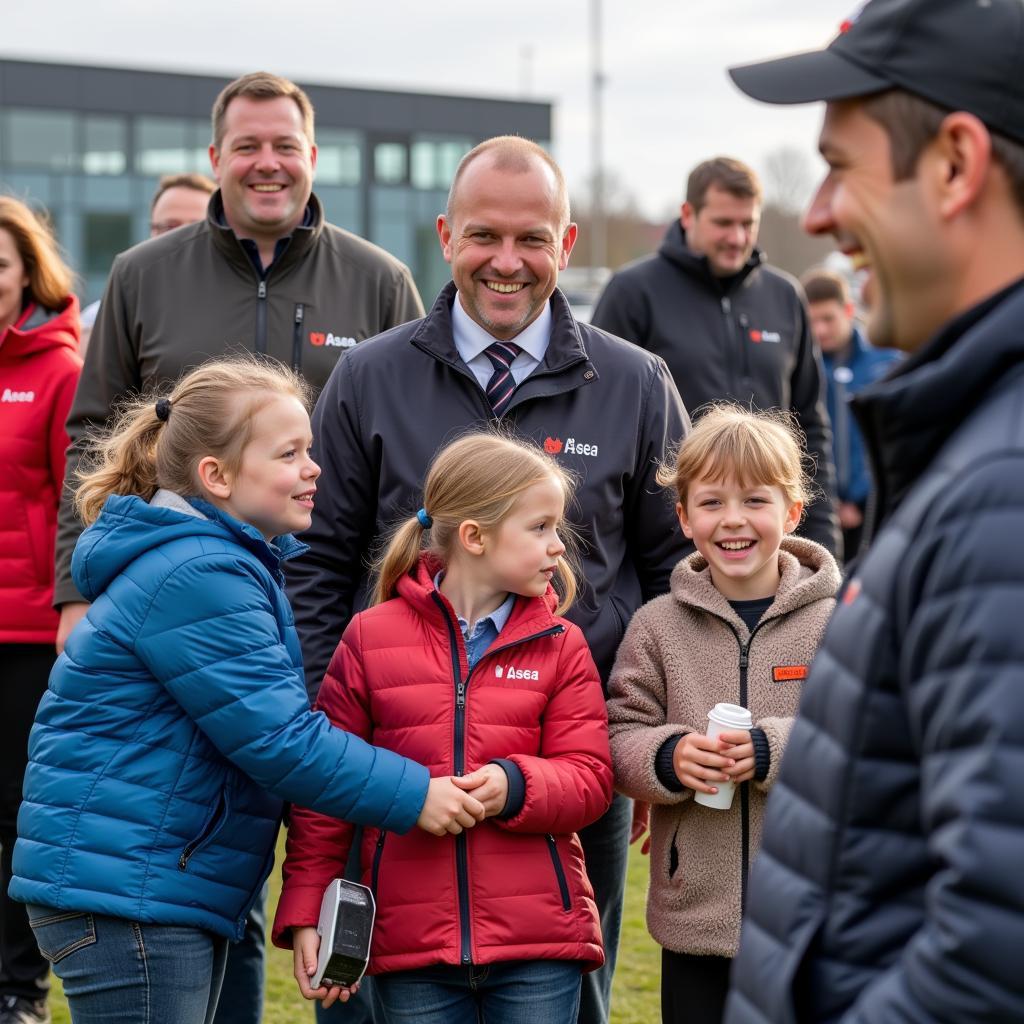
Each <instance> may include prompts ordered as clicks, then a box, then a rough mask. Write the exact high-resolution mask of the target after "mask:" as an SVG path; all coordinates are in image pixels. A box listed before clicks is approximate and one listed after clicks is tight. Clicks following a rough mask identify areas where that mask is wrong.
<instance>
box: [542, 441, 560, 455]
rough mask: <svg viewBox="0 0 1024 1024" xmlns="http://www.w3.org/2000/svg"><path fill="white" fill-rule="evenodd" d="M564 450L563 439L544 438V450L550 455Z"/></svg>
mask: <svg viewBox="0 0 1024 1024" xmlns="http://www.w3.org/2000/svg"><path fill="white" fill-rule="evenodd" d="M561 450H562V440H561V438H558V437H545V438H544V451H546V452H547V453H548V455H557V454H558V453H559V452H560V451H561Z"/></svg>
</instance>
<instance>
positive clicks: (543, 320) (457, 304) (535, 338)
mask: <svg viewBox="0 0 1024 1024" xmlns="http://www.w3.org/2000/svg"><path fill="white" fill-rule="evenodd" d="M551 322H552V317H551V303H550V302H545V303H544V308H543V309H542V310H541V311H540V316H538V317H537V319H536V320H534V321H533V323H531V324H528V325H527V326H526V327H524V328H523V329H522V330H521V331H520V332H519V333H518V334H517V335H516V336H515V337H514V338H510V339H508V340H509V341H512V342H514V343H515V344H516V345H518V346H519V347H520V348H521V349H523V351H525V352H527V353H528V354H529V355H530V356H532V357H533V358H534V359H535V360H536V361H537V362H538V363H541V362H543V361H544V354H545V353H546V352H547V350H548V342H549V341H550V340H551ZM452 340H453V341H454V342H455V347H456V349H458V352H459V355H460V356H461V357H462V361H463V362H464V363H466V364H467V365H468V364H469V362H470V361H471V360H473V359H476V357H477V356H478V355H480V354H481V353H482V352H483V350H484V349H485V348H487V347H488V346H490V345H493V344H494V343H495V342H496V341H501V340H503V339H500V338H495V337H494V335H492V334H488V333H487V331H485V330H484V329H483V328H482V327H481V326H480V325H479V324H478V323H477V322H476V321H475V320H473V319H472V318H471V317H470V315H469V314H468V313H467V312H466V311H465V309H463V308H462V300H461V299H460V298H459V294H458V292H456V293H455V301H454V302H453V303H452Z"/></svg>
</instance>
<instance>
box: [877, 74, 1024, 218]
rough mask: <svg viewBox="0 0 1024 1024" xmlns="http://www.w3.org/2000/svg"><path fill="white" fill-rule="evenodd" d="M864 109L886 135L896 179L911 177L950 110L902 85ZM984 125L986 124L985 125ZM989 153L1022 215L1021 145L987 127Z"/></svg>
mask: <svg viewBox="0 0 1024 1024" xmlns="http://www.w3.org/2000/svg"><path fill="white" fill-rule="evenodd" d="M861 102H862V104H863V110H864V113H865V114H867V116H868V117H870V118H871V120H872V121H874V122H875V123H876V124H879V125H881V127H882V128H883V129H884V131H885V134H886V135H887V136H888V137H889V152H890V156H891V162H892V174H893V178H895V180H896V181H904V180H906V179H907V178H912V177H913V176H914V174H915V173H916V170H917V161H918V159H919V158H920V156H921V153H922V152H923V151H924V149H925V147H926V146H927V145H928V143H929V142H931V141H932V139H934V138H935V136H936V135H937V134H938V131H939V127H940V125H941V124H942V122H943V120H944V119H945V118H946V117H947V116H948V115H949V114H950V113H952V111H951V110H947V109H946V108H944V107H940V106H939V105H938V104H936V103H932V102H931V100H926V99H923V98H922V97H920V96H917V95H915V94H914V93H910V92H907V91H906V90H904V89H887V90H886V91H885V92H880V93H877V94H875V95H873V96H867V97H865V98H864V99H863V100H862V101H861ZM986 127H987V126H986ZM988 133H989V137H990V138H991V139H992V157H993V159H994V160H995V162H996V163H998V164H999V166H1000V167H1002V169H1003V171H1004V172H1005V174H1006V177H1007V180H1008V182H1009V184H1010V189H1011V191H1012V193H1013V200H1014V203H1015V205H1016V207H1017V211H1018V213H1019V214H1020V215H1021V216H1022V217H1024V146H1022V145H1021V144H1020V143H1019V142H1014V141H1013V140H1012V139H1010V138H1008V137H1007V136H1006V135H1002V134H1000V133H999V132H995V131H993V130H992V129H991V128H988Z"/></svg>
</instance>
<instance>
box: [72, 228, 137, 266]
mask: <svg viewBox="0 0 1024 1024" xmlns="http://www.w3.org/2000/svg"><path fill="white" fill-rule="evenodd" d="M82 229H83V231H82V233H83V243H84V244H83V250H84V252H83V256H84V260H83V263H84V266H85V273H86V274H90V275H92V274H107V273H108V272H109V271H110V264H111V263H113V262H114V257H115V256H116V255H117V254H118V253H119V252H124V250H125V249H127V248H129V247H130V246H131V244H132V215H131V214H130V213H93V212H86V213H85V214H84V215H83V217H82Z"/></svg>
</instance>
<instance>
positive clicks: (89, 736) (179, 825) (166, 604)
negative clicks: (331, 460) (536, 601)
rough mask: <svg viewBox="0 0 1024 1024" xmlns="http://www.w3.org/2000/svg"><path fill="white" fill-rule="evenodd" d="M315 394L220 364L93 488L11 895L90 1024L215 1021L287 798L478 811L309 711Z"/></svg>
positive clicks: (107, 457)
mask: <svg viewBox="0 0 1024 1024" xmlns="http://www.w3.org/2000/svg"><path fill="white" fill-rule="evenodd" d="M304 400H305V393H304V389H303V387H302V384H301V383H300V381H299V380H298V379H297V378H296V377H295V376H293V375H292V374H290V373H288V372H287V371H285V370H283V369H278V368H276V367H275V368H271V367H270V366H268V365H265V364H262V363H259V362H256V361H254V360H246V361H236V362H231V361H224V362H215V363H208V364H206V365H205V366H203V367H200V368H199V369H197V370H194V371H193V372H192V373H190V374H188V375H187V376H186V377H184V378H183V379H182V381H181V382H180V383H179V384H178V385H177V386H176V387H175V388H174V390H173V391H171V393H170V394H169V395H168V396H166V397H163V398H160V399H159V400H156V401H151V400H150V401H144V402H139V403H137V404H135V405H133V406H131V407H129V408H128V409H127V410H125V412H124V413H123V414H122V415H121V417H120V419H119V421H118V424H117V426H115V428H114V430H113V432H112V434H111V435H110V436H109V437H108V438H107V439H106V440H105V441H103V442H102V444H101V445H100V448H99V459H98V461H97V464H96V468H95V469H93V470H92V471H90V472H88V473H87V474H86V475H85V476H84V478H83V481H82V485H81V487H80V489H79V492H78V495H77V506H78V509H79V512H80V514H81V515H82V518H83V519H84V520H85V521H86V522H88V523H92V525H91V526H90V527H89V529H88V530H86V531H85V533H84V534H83V535H82V537H81V539H80V540H79V543H78V546H77V547H76V549H75V553H74V558H73V561H72V572H73V575H74V579H75V583H76V585H77V586H78V588H79V590H80V591H81V592H82V594H83V595H84V596H85V597H86V598H87V599H88V600H89V601H91V602H92V604H91V607H90V609H89V612H88V615H87V616H86V618H85V619H83V621H82V622H81V623H80V624H79V626H78V627H77V628H76V629H75V631H74V632H73V633H72V635H71V637H70V639H69V641H68V643H67V646H66V647H65V650H64V653H63V654H62V655H61V657H60V658H59V660H58V662H57V665H56V666H55V668H54V670H53V673H52V675H51V677H50V684H49V690H48V692H47V693H46V694H45V695H44V697H43V699H42V702H41V703H40V705H39V710H38V712H37V714H36V720H35V726H34V727H33V730H32V736H31V740H30V745H29V766H28V770H27V772H26V775H25V791H24V802H23V804H22V810H21V814H20V816H19V819H18V835H19V838H18V842H17V844H16V847H15V851H14V879H13V881H12V883H11V895H12V896H13V897H14V898H15V899H18V900H21V901H23V902H25V903H27V904H29V908H28V909H29V918H30V920H31V923H32V927H33V930H34V932H35V935H36V938H37V940H38V942H39V946H40V949H41V950H42V952H43V954H44V955H45V956H46V957H47V959H49V960H51V961H52V963H53V965H54V970H55V972H56V973H57V974H58V975H59V976H60V977H61V979H62V980H63V982H64V991H65V994H66V995H67V998H68V1002H69V1004H70V1007H71V1013H72V1018H73V1020H74V1021H76V1024H78V1022H86V1021H88V1022H92V1021H108V1020H113V1019H115V1018H116V1019H123V1020H132V1021H138V1022H147V1024H186V1022H187V1024H196V1022H199V1021H205V1022H207V1024H208V1022H210V1021H212V1019H213V1014H214V1010H215V1008H216V1003H217V996H218V992H219V988H220V979H221V977H222V974H223V968H224V960H225V956H226V953H227V944H228V940H229V939H231V938H239V937H240V936H241V934H242V930H243V927H244V922H245V918H246V915H247V913H248V911H249V908H250V907H251V905H252V904H253V902H254V900H255V899H256V896H257V894H258V893H259V891H260V888H261V887H262V885H263V882H264V880H265V879H266V877H267V875H268V873H269V871H270V868H271V865H272V862H273V849H274V841H275V837H276V835H277V829H278V823H279V820H280V816H281V809H282V801H283V800H290V801H295V802H296V803H300V804H302V805H305V806H310V807H314V808H316V809H317V810H319V811H321V812H323V813H324V814H329V815H332V816H334V817H338V818H343V819H346V820H348V821H352V822H357V823H361V824H366V825H372V826H376V827H380V828H385V829H389V830H394V831H398V832H404V831H407V830H408V829H410V828H411V827H412V826H413V825H414V824H415V825H419V826H420V827H421V828H424V829H426V830H428V831H430V832H434V833H436V834H438V835H443V834H444V833H445V832H446V831H448V830H449V828H450V829H451V830H452V831H461V829H462V828H463V827H469V826H470V825H472V824H473V823H474V822H475V821H476V820H478V819H480V818H482V817H483V813H484V809H483V806H482V805H481V804H480V803H479V801H477V800H476V799H475V798H473V797H472V796H471V795H470V794H468V793H466V792H463V791H462V790H460V789H458V788H457V787H456V786H455V785H454V784H453V783H452V782H451V780H450V779H448V778H436V779H430V778H429V776H428V771H427V769H426V768H424V767H423V766H422V765H420V764H417V763H416V762H414V761H410V760H408V759H407V758H404V757H400V756H398V755H396V754H394V753H391V752H389V751H386V750H382V749H379V748H376V747H371V746H369V745H368V744H366V743H364V742H363V741H362V740H360V739H358V738H357V737H355V736H352V735H350V734H348V733H345V732H342V731H341V730H339V729H336V728H334V727H332V726H331V725H330V724H329V722H328V721H327V718H326V717H325V716H324V715H323V714H320V713H316V714H314V713H313V712H311V711H310V709H309V705H308V702H307V699H306V690H305V686H304V683H303V675H302V658H301V654H300V652H299V646H298V639H297V636H296V632H295V628H294V625H293V620H292V613H291V609H290V607H289V606H288V602H287V599H286V598H285V595H284V591H283V590H282V584H283V581H284V578H283V575H282V572H281V563H282V562H283V560H284V559H286V558H290V557H293V556H294V555H296V554H299V553H300V552H301V551H303V550H305V547H304V545H302V544H300V543H299V542H298V541H296V540H295V539H294V538H293V537H292V536H291V533H292V532H293V531H296V530H303V529H305V528H307V527H308V526H309V522H310V514H311V511H312V508H313V499H314V494H315V492H316V479H317V477H318V476H319V473H320V470H319V467H318V466H317V465H316V464H315V463H314V462H313V461H312V459H311V458H310V455H309V447H310V443H311V436H310V425H309V417H308V415H307V411H306V405H305V401H304ZM322 995H323V996H326V995H327V991H326V990H324V992H323V993H322ZM345 997H346V995H345V994H343V998H345Z"/></svg>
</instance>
